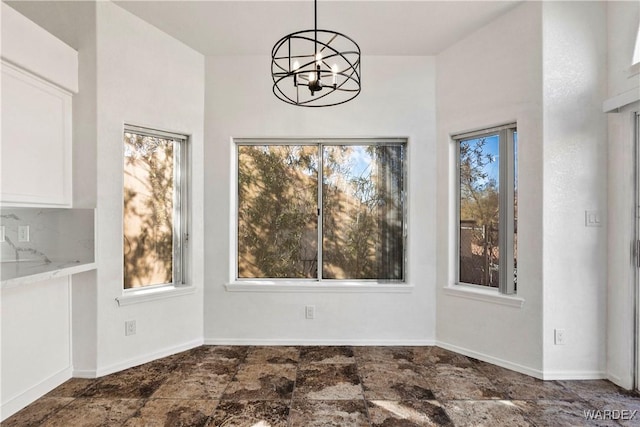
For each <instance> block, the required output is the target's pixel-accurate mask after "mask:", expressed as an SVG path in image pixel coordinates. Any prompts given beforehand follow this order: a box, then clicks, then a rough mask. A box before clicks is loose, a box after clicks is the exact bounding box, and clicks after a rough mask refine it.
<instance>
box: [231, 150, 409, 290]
mask: <svg viewBox="0 0 640 427" xmlns="http://www.w3.org/2000/svg"><path fill="white" fill-rule="evenodd" d="M236 144H237V171H238V177H237V179H238V186H237V189H238V194H237V197H238V198H237V201H238V204H237V258H236V259H237V277H238V278H239V279H300V280H305V279H308V280H313V281H321V280H331V279H338V280H376V281H403V280H404V275H405V228H406V220H405V200H404V195H405V192H404V187H405V167H404V164H405V156H406V148H405V145H406V141H405V140H400V139H398V140H396V139H392V140H389V139H384V140H374V139H371V140H370V139H366V140H365V139H357V140H340V141H336V140H322V141H321V142H318V140H314V142H310V141H306V140H303V141H300V140H296V141H288V140H285V141H268V142H267V141H264V140H237V141H236Z"/></svg>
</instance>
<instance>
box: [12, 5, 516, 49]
mask: <svg viewBox="0 0 640 427" xmlns="http://www.w3.org/2000/svg"><path fill="white" fill-rule="evenodd" d="M520 1H522V0H508V1H483V0H475V1H452V0H447V1H400V0H391V1H377V0H374V1H368V0H349V1H339V0H320V1H319V2H318V28H321V29H329V30H334V31H338V32H341V33H344V34H346V35H348V36H349V37H351V38H352V39H354V40H355V41H356V42H357V43H358V44H359V45H360V49H361V51H362V54H363V55H434V54H437V53H438V52H440V51H442V50H443V49H445V48H446V47H448V46H450V45H452V44H454V43H455V42H456V41H458V40H460V39H462V38H463V37H465V36H467V35H469V34H471V33H472V32H474V31H475V30H477V29H478V28H480V27H482V26H483V25H485V24H486V23H488V22H490V21H492V20H493V19H495V18H496V17H498V16H499V15H501V14H503V13H505V12H506V11H508V10H509V9H511V8H513V7H514V6H515V5H516V4H518V3H519V2H520ZM8 3H9V4H10V5H11V6H12V7H14V8H15V9H17V10H18V11H19V12H21V13H23V14H25V15H26V16H27V17H29V18H30V19H32V20H34V21H35V22H36V23H38V24H39V25H41V26H43V27H44V28H46V29H47V30H49V31H50V32H52V33H54V34H55V35H56V36H58V37H59V38H61V39H63V40H64V41H65V42H67V43H68V44H70V45H71V46H73V47H75V48H78V46H77V45H78V44H79V41H78V34H77V32H74V27H73V26H74V24H73V22H79V21H77V20H76V19H78V18H77V17H71V16H69V14H73V13H75V9H76V8H79V7H81V6H80V5H79V4H80V3H83V2H55V1H44V2H32V1H28V2H27V1H10V2H8ZM115 3H116V4H118V5H119V6H121V7H122V8H124V9H126V10H128V11H129V12H131V13H133V14H134V15H137V16H138V17H140V18H142V19H143V20H145V21H147V22H149V23H150V24H152V25H154V26H156V27H158V28H159V29H161V30H162V31H164V32H166V33H168V34H170V35H171V36H173V37H175V38H176V39H178V40H180V41H182V42H183V43H185V44H186V45H188V46H191V47H192V48H193V49H195V50H197V51H199V52H201V53H203V54H205V55H260V54H262V55H269V54H270V53H271V48H272V47H273V44H274V43H275V42H276V41H277V40H279V39H280V38H281V37H282V36H284V35H286V34H289V33H291V32H294V31H298V30H306V29H312V28H313V1H312V0H288V1H270V0H257V1H256V0H252V1H245V0H235V1H218V0H210V1H188V0H181V1H164V0H161V1H156V0H144V1H133V0H126V1H116V2H115ZM74 4H75V5H74ZM85 5H86V3H85ZM85 9H86V8H85Z"/></svg>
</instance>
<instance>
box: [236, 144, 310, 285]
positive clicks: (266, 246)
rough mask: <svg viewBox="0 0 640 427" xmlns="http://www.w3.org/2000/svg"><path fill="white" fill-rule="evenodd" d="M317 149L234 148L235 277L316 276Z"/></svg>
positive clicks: (287, 146) (272, 146)
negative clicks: (236, 193)
mask: <svg viewBox="0 0 640 427" xmlns="http://www.w3.org/2000/svg"><path fill="white" fill-rule="evenodd" d="M317 207H318V148H317V147H316V146H291V145H270V146H238V277H240V278H316V277H317V270H318V267H317V264H318V213H317Z"/></svg>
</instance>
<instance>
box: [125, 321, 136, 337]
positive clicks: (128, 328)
mask: <svg viewBox="0 0 640 427" xmlns="http://www.w3.org/2000/svg"><path fill="white" fill-rule="evenodd" d="M124 334H125V335H126V336H129V335H135V334H136V321H135V320H127V321H126V322H124Z"/></svg>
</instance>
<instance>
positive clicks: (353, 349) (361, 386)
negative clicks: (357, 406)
mask: <svg viewBox="0 0 640 427" xmlns="http://www.w3.org/2000/svg"><path fill="white" fill-rule="evenodd" d="M351 352H352V353H353V363H354V364H355V365H356V374H357V375H358V381H359V382H360V390H361V391H362V403H363V404H364V413H365V415H366V417H367V422H368V423H369V427H371V426H373V421H372V420H371V414H369V404H368V403H367V396H366V394H365V392H364V381H362V376H361V375H360V363H359V362H358V356H356V352H355V348H354V347H353V346H352V347H351Z"/></svg>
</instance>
